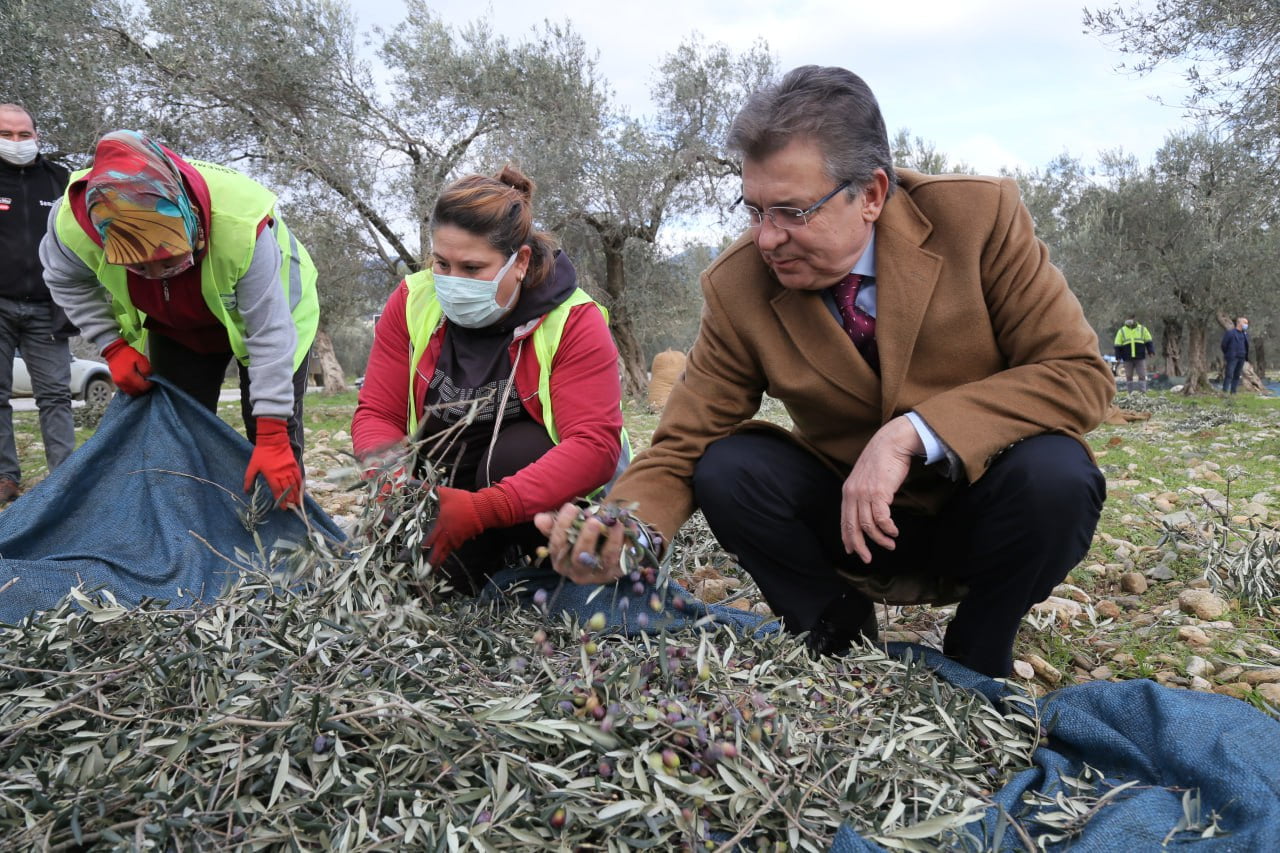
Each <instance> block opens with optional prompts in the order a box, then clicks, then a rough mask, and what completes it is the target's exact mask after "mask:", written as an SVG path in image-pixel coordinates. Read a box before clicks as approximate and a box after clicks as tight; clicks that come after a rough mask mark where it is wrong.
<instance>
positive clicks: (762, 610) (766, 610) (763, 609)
mask: <svg viewBox="0 0 1280 853" xmlns="http://www.w3.org/2000/svg"><path fill="white" fill-rule="evenodd" d="M735 603H736V602H735ZM744 603H745V602H744ZM739 609H741V608H739ZM751 612H752V613H754V614H756V615H757V616H772V615H773V610H772V609H771V608H770V607H769V605H767V604H765V603H764V602H763V601H761V602H760V603H758V604H754V605H752V606H751Z"/></svg>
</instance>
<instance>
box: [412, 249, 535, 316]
mask: <svg viewBox="0 0 1280 853" xmlns="http://www.w3.org/2000/svg"><path fill="white" fill-rule="evenodd" d="M516 254H517V253H513V254H512V255H511V257H510V258H508V259H507V262H506V263H505V264H503V265H502V269H500V270H498V274H497V276H495V277H494V278H493V280H492V281H486V280H485V279H482V278H463V277H461V276H456V275H441V274H440V273H435V274H434V276H433V278H434V279H435V283H436V299H438V300H440V309H441V310H442V311H444V316H446V317H448V318H449V322H451V323H457V324H458V325H459V326H462V327H463V328H465V329H482V328H484V327H485V326H488V325H491V324H493V323H496V322H497V321H498V320H499V319H501V318H502V316H503V315H504V314H506V313H507V311H509V310H510V309H511V306H512V305H514V304H515V302H516V300H517V299H518V298H520V288H519V287H517V288H516V290H515V292H514V293H512V294H511V299H509V300H508V301H507V304H506V305H499V304H498V287H499V285H501V284H502V279H503V276H505V275H506V274H507V272H508V271H509V270H510V269H511V267H513V266H514V265H515V262H516Z"/></svg>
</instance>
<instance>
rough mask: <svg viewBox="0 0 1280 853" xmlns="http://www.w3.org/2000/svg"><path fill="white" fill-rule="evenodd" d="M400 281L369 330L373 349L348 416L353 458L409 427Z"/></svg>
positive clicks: (408, 351)
mask: <svg viewBox="0 0 1280 853" xmlns="http://www.w3.org/2000/svg"><path fill="white" fill-rule="evenodd" d="M408 295H409V287H408V285H406V284H405V283H404V282H403V281H402V282H400V286H399V287H397V288H396V289H395V290H394V291H393V292H392V294H391V297H390V298H389V299H388V300H387V305H386V307H385V308H384V309H383V311H382V316H381V317H379V318H378V324H377V326H375V327H374V330H373V349H372V350H370V351H369V364H368V366H367V367H366V368H365V371H364V384H363V385H361V386H360V397H359V401H358V402H357V403H356V413H355V416H354V417H353V418H352V419H351V445H352V448H353V449H354V450H355V454H356V458H357V459H364V458H365V457H366V456H368V455H369V454H371V453H376V452H377V451H379V450H382V449H384V448H387V447H390V446H391V445H393V444H395V443H396V442H398V441H402V440H404V439H405V438H406V437H407V435H408V431H409V359H410V358H411V357H412V355H413V350H412V346H411V344H410V343H409V327H408V325H407V323H406V321H405V301H406V300H407V299H408Z"/></svg>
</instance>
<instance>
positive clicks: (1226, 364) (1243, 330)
mask: <svg viewBox="0 0 1280 853" xmlns="http://www.w3.org/2000/svg"><path fill="white" fill-rule="evenodd" d="M1248 360H1249V318H1248V317H1237V318H1236V325H1235V328H1232V329H1227V330H1226V331H1225V332H1224V333H1223V334H1222V392H1223V393H1224V394H1234V393H1236V389H1237V388H1239V387H1240V374H1242V373H1244V363H1245V362H1246V361H1248Z"/></svg>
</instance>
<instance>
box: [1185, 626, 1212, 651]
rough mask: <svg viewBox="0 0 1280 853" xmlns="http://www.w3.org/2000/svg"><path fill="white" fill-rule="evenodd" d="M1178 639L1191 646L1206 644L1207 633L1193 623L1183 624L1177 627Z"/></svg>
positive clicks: (1207, 643)
mask: <svg viewBox="0 0 1280 853" xmlns="http://www.w3.org/2000/svg"><path fill="white" fill-rule="evenodd" d="M1178 639H1179V640H1181V641H1182V642H1184V643H1186V644H1187V645H1191V646H1207V645H1209V643H1210V642H1211V641H1210V640H1209V635H1208V634H1206V633H1205V632H1204V631H1203V630H1201V629H1200V628H1197V627H1196V626H1195V625H1183V626H1182V627H1181V628H1179V629H1178Z"/></svg>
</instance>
